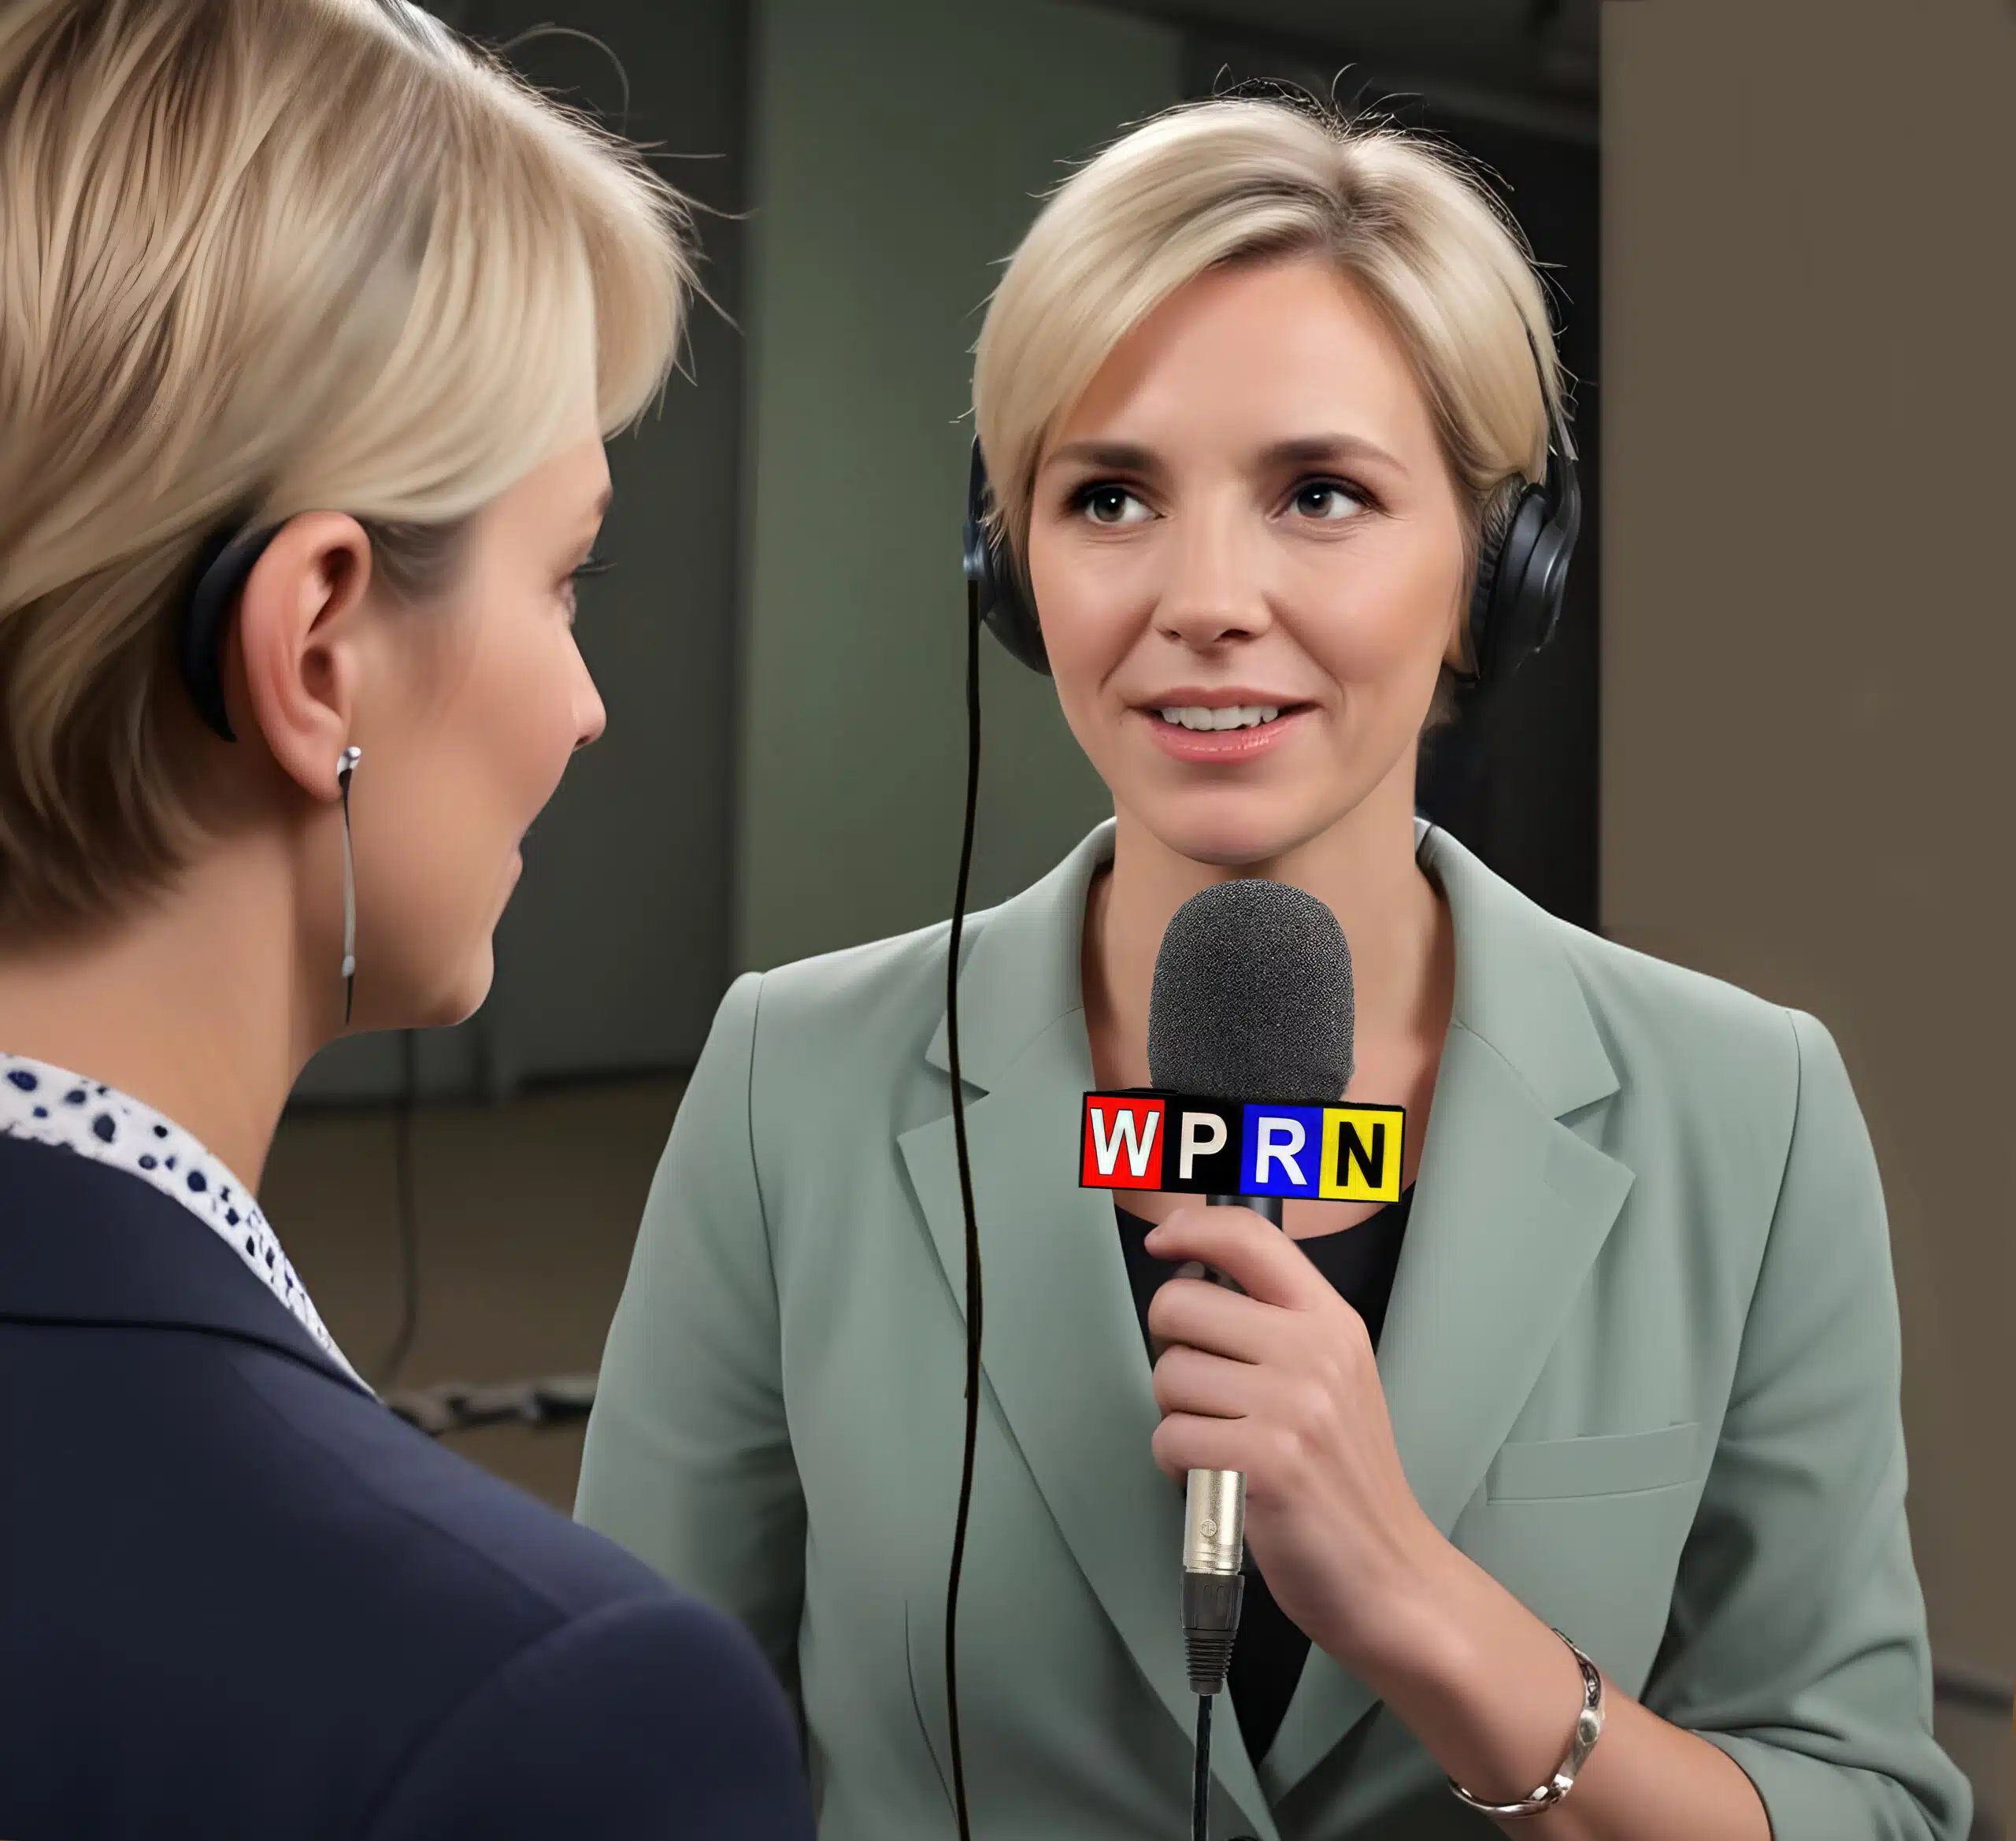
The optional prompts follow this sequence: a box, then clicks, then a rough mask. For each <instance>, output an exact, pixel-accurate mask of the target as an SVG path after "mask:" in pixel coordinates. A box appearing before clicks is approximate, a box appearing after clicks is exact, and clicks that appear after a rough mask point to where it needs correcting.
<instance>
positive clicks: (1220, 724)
mask: <svg viewBox="0 0 2016 1841" xmlns="http://www.w3.org/2000/svg"><path fill="white" fill-rule="evenodd" d="M1279 715H1280V709H1278V708H1277V707H1275V706H1273V705H1272V704H1266V703H1240V704H1235V705H1234V706H1232V708H1230V709H1205V708H1204V707H1203V705H1202V704H1199V703H1188V704H1184V705H1181V706H1172V707H1170V708H1169V709H1165V710H1163V711H1162V720H1163V721H1164V722H1173V723H1175V724H1177V725H1178V726H1179V727H1180V728H1196V729H1218V728H1258V727H1259V726H1260V724H1262V723H1263V722H1272V721H1273V720H1274V718H1275V717H1277V716H1279Z"/></svg>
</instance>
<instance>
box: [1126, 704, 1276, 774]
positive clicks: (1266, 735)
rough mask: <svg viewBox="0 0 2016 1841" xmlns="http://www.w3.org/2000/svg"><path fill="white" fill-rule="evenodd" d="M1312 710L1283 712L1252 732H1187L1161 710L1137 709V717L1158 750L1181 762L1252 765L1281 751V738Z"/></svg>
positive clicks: (1195, 729) (1222, 730) (1253, 728)
mask: <svg viewBox="0 0 2016 1841" xmlns="http://www.w3.org/2000/svg"><path fill="white" fill-rule="evenodd" d="M1309 713H1310V706H1309V705H1307V704H1304V705H1303V706H1302V707H1301V708H1299V709H1284V710H1283V711H1282V712H1281V713H1280V715H1279V716H1277V717H1275V718H1274V720H1273V721H1272V722H1262V723H1257V724H1254V725H1253V726H1252V727H1251V728H1184V726H1183V725H1182V724H1180V723H1177V722H1169V721H1167V720H1165V719H1164V718H1163V717H1162V713H1161V711H1159V710H1158V709H1137V710H1136V711H1135V714H1136V716H1138V717H1140V718H1141V720H1143V722H1145V723H1146V724H1147V725H1148V732H1149V734H1150V735H1152V736H1153V737H1154V742H1155V745H1156V746H1158V748H1160V749H1162V750H1163V751H1164V752H1165V753H1166V754H1173V755H1174V756H1175V757H1176V758H1177V760H1179V761H1250V760H1251V759H1252V758H1253V757H1254V756H1255V755H1256V754H1266V752H1267V750H1269V748H1277V747H1279V746H1280V744H1281V739H1282V738H1283V737H1284V735H1286V734H1287V733H1288V731H1289V730H1290V729H1292V728H1296V727H1298V726H1299V724H1301V722H1302V720H1303V718H1304V717H1306V716H1307V715H1308V714H1309Z"/></svg>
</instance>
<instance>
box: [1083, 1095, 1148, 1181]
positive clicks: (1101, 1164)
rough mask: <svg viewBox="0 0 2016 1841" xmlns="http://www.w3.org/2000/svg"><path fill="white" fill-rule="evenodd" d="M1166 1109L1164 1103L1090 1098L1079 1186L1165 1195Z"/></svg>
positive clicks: (1098, 1096) (1110, 1097)
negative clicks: (1144, 1191)
mask: <svg viewBox="0 0 2016 1841" xmlns="http://www.w3.org/2000/svg"><path fill="white" fill-rule="evenodd" d="M1165 1104H1166V1102H1164V1101H1162V1100H1159V1099H1132V1098H1116V1097H1115V1096H1114V1095H1110V1094H1103V1093H1088V1094H1087V1095H1085V1123H1084V1143H1083V1146H1082V1147H1081V1150H1080V1169H1079V1175H1078V1186H1079V1187H1080V1188H1083V1189H1159V1188H1160V1187H1162V1139H1163V1136H1164V1133H1163V1130H1162V1108H1163V1106H1164V1105H1165Z"/></svg>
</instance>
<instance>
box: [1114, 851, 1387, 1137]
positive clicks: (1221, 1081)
mask: <svg viewBox="0 0 2016 1841" xmlns="http://www.w3.org/2000/svg"><path fill="white" fill-rule="evenodd" d="M1351 1022H1352V1010H1351V948H1350V946H1348V945H1347V943H1345V939H1344V930H1343V928H1341V927H1340V926H1339V925H1338V924H1337V917H1336V915H1335V914H1333V913H1331V912H1330V910H1329V908H1328V907H1326V906H1325V905H1324V904H1323V903H1322V902H1319V901H1318V900H1317V898H1315V897H1314V895H1309V894H1306V893H1305V892H1304V891H1303V890H1301V889H1299V888H1291V887H1288V885H1287V884H1286V883H1280V882H1265V881H1262V880H1258V879H1257V878H1249V879H1247V880H1241V881H1238V882H1221V883H1216V884H1215V885H1214V886H1213V887H1210V888H1207V889H1205V890H1204V891H1202V892H1201V893H1200V894H1198V895H1192V896H1191V898H1190V899H1189V900H1188V901H1187V902H1184V904H1183V906H1181V907H1180V908H1178V909H1177V911H1176V913H1175V916H1174V917H1173V918H1172V919H1171V920H1170V921H1169V931H1168V932H1166V933H1165V934H1164V935H1162V950H1161V952H1160V953H1158V954H1157V955H1156V958H1155V982H1154V988H1153V991H1151V995H1150V997H1149V999H1148V1077H1149V1078H1150V1079H1151V1080H1153V1081H1154V1083H1155V1085H1156V1086H1158V1087H1166V1088H1168V1089H1169V1091H1173V1092H1176V1093H1191V1094H1195V1095H1198V1096H1199V1098H1208V1099H1278V1100H1308V1101H1313V1102H1316V1103H1317V1104H1319V1105H1321V1104H1324V1103H1327V1102H1332V1101H1335V1100H1336V1099H1337V1098H1340V1096H1341V1095H1343V1091H1344V1089H1345V1088H1346V1087H1348V1086H1349V1085H1350V1084H1351Z"/></svg>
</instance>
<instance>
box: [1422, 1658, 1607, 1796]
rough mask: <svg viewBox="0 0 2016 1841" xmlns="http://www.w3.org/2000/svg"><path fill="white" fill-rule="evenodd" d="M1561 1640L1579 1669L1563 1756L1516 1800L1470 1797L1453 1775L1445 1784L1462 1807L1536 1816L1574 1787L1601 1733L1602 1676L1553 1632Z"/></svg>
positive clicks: (1594, 1666) (1592, 1663)
mask: <svg viewBox="0 0 2016 1841" xmlns="http://www.w3.org/2000/svg"><path fill="white" fill-rule="evenodd" d="M1555 1635H1556V1636H1560V1637H1561V1640H1562V1642H1563V1643H1568V1651H1569V1654H1570V1655H1572V1656H1573V1657H1574V1658H1575V1661H1576V1663H1577V1666H1578V1667H1580V1668H1581V1671H1582V1710H1581V1712H1580V1713H1577V1715H1576V1717H1575V1735H1574V1737H1573V1739H1570V1740H1569V1743H1568V1754H1567V1756H1566V1757H1565V1758H1562V1761H1561V1762H1560V1764H1559V1765H1557V1766H1556V1767H1555V1773H1554V1775H1553V1776H1552V1777H1551V1778H1550V1779H1548V1780H1547V1782H1546V1783H1544V1784H1542V1785H1541V1786H1540V1787H1539V1789H1537V1790H1536V1791H1534V1792H1533V1793H1532V1795H1530V1796H1528V1797H1525V1798H1522V1799H1521V1801H1519V1802H1484V1801H1483V1800H1482V1799H1481V1798H1478V1797H1475V1796H1473V1795H1471V1794H1470V1793H1469V1791H1467V1790H1466V1789H1465V1788H1464V1787H1462V1784H1458V1782H1457V1781H1456V1780H1455V1778H1454V1777H1451V1778H1450V1779H1449V1780H1448V1783H1449V1787H1450V1789H1451V1791H1454V1792H1455V1796H1456V1800H1457V1801H1458V1802H1461V1803H1462V1804H1463V1805H1464V1806H1465V1807H1466V1808H1469V1809H1473V1810H1477V1811H1478V1812H1479V1813H1481V1814H1484V1815H1488V1816H1496V1817H1500V1818H1501V1819H1506V1818H1511V1819H1516V1818H1517V1817H1520V1816H1536V1815H1538V1814H1539V1813H1540V1811H1541V1810H1547V1809H1551V1808H1553V1807H1554V1806H1555V1804H1556V1803H1557V1802H1560V1801H1561V1800H1562V1798H1563V1797H1565V1796H1566V1795H1567V1794H1568V1792H1569V1791H1571V1790H1573V1788H1574V1787H1575V1780H1576V1778H1577V1776H1580V1775H1581V1770H1582V1766H1583V1765H1584V1764H1586V1763H1587V1762H1588V1757H1589V1754H1590V1753H1591V1752H1592V1751H1594V1750H1595V1748H1596V1741H1597V1740H1598V1739H1600V1738H1602V1736H1603V1672H1602V1671H1601V1670H1600V1669H1598V1668H1597V1666H1596V1665H1595V1663H1594V1662H1592V1661H1590V1660H1589V1658H1588V1657H1587V1656H1585V1655H1584V1654H1583V1653H1582V1652H1581V1650H1579V1649H1577V1648H1576V1647H1575V1645H1574V1644H1573V1643H1569V1641H1568V1639H1567V1638H1566V1636H1562V1634H1561V1632H1559V1631H1558V1630H1557V1631H1555Z"/></svg>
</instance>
